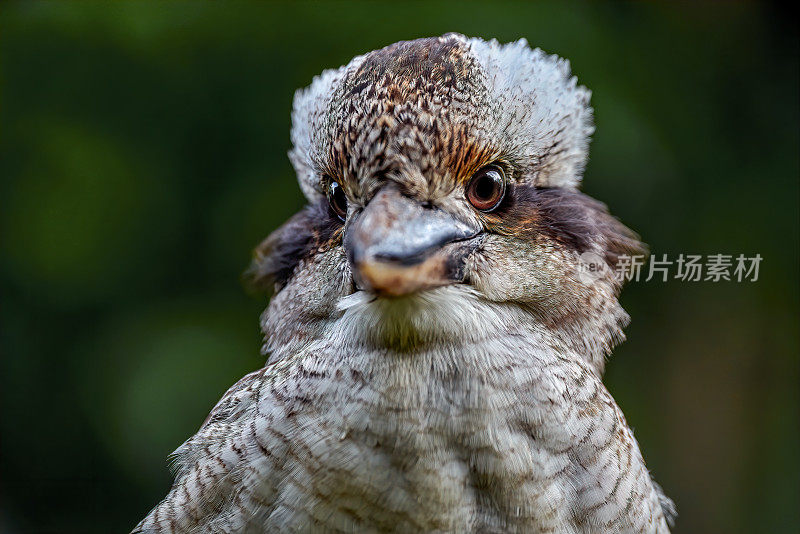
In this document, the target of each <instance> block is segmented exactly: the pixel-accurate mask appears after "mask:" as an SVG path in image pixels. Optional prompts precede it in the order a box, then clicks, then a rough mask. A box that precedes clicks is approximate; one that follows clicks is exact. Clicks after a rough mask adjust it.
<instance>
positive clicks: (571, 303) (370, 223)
mask: <svg viewBox="0 0 800 534" xmlns="http://www.w3.org/2000/svg"><path fill="white" fill-rule="evenodd" d="M589 96H590V93H589V91H588V90H586V89H585V88H583V87H581V86H578V85H577V84H576V79H575V78H574V77H572V76H571V74H570V69H569V64H568V62H567V61H565V60H563V59H559V58H557V57H555V56H548V55H546V54H544V53H543V52H542V51H541V50H538V49H535V50H532V49H530V48H529V47H528V45H527V43H526V42H525V41H524V40H521V41H518V42H515V43H510V44H507V45H500V44H498V43H497V42H496V41H491V42H486V41H483V40H481V39H467V38H465V37H463V36H461V35H456V34H448V35H445V36H443V37H438V38H428V39H419V40H416V41H407V42H399V43H396V44H393V45H391V46H389V47H386V48H384V49H381V50H377V51H374V52H371V53H368V54H366V55H363V56H358V57H356V58H354V59H353V60H352V61H351V62H350V63H349V64H348V65H346V66H344V67H341V68H339V69H336V70H329V71H325V72H324V73H323V74H322V75H321V76H318V77H317V78H315V79H314V81H313V83H312V84H311V86H310V87H308V88H307V89H304V90H301V91H298V93H297V94H296V96H295V102H294V111H293V114H292V120H293V128H292V142H293V148H292V150H291V152H290V157H291V160H292V163H293V164H294V167H295V169H296V171H297V174H298V178H299V182H300V186H301V188H302V190H303V193H304V194H305V196H306V197H307V199H308V202H309V205H308V206H307V207H306V208H305V209H303V210H302V211H301V212H300V213H298V214H297V215H295V216H294V217H293V218H292V219H291V220H290V221H289V222H287V223H286V224H285V225H284V226H282V227H281V228H280V229H278V230H277V231H275V232H274V233H273V234H272V235H271V236H269V237H268V238H267V239H266V240H265V241H264V242H263V243H262V244H261V245H260V246H259V247H258V249H257V250H256V257H255V260H254V263H253V266H252V267H251V270H250V275H251V278H252V280H253V281H254V282H255V283H256V284H258V285H261V286H263V287H273V288H274V289H275V291H276V295H275V297H274V298H273V302H272V304H271V306H270V310H268V311H267V314H266V322H267V325H266V326H267V329H268V330H269V332H268V335H271V336H277V337H278V338H282V336H281V334H280V333H276V332H279V331H281V329H283V330H287V329H289V328H290V327H291V328H294V329H295V330H297V329H299V331H302V330H303V326H302V325H310V324H317V325H318V326H316V327H313V328H321V327H320V326H319V324H329V321H330V320H331V318H332V317H338V316H341V315H342V314H343V313H345V311H346V308H347V306H346V305H342V302H343V301H345V302H346V301H347V299H352V295H353V294H355V293H358V294H360V295H362V297H361V299H362V300H364V301H368V302H371V303H373V304H372V309H371V313H372V315H373V316H374V315H375V314H376V313H377V314H378V315H381V316H382V317H383V320H385V321H389V320H395V321H397V320H399V319H398V318H399V317H400V316H402V317H403V320H404V321H407V322H408V321H411V322H413V321H414V320H415V319H414V317H416V320H417V323H416V324H417V325H418V326H419V329H422V330H425V327H424V326H422V323H423V322H424V323H425V324H427V325H433V326H431V329H432V330H433V329H436V328H437V326H436V325H438V327H440V326H441V325H442V323H444V322H447V321H449V322H450V323H453V324H456V326H453V327H452V328H453V329H454V332H453V334H458V333H459V332H461V331H464V332H469V330H470V329H471V328H473V327H472V326H470V322H469V320H468V319H454V316H455V315H458V314H462V315H463V314H465V313H466V314H467V315H471V316H474V317H473V319H474V320H476V321H480V320H481V318H480V315H481V314H482V313H484V312H486V314H490V310H492V311H491V313H495V314H496V313H497V311H498V310H501V309H508V308H509V307H513V308H514V309H517V310H522V311H521V312H520V313H524V314H525V316H526V317H530V318H531V320H532V321H536V322H537V323H538V324H540V325H552V326H553V327H554V328H565V329H567V330H565V331H568V330H569V328H573V329H575V330H576V331H577V330H580V329H583V328H585V326H584V324H583V322H582V321H583V319H586V318H589V319H591V317H590V315H591V314H593V313H596V314H603V313H605V314H607V315H608V317H607V318H606V319H605V320H604V321H605V322H602V321H601V322H602V323H603V324H602V325H600V326H598V327H597V328H599V329H600V330H603V331H604V339H605V338H609V339H608V340H607V341H598V343H600V344H601V345H604V346H603V347H595V349H596V350H597V351H598V352H604V351H606V350H608V348H610V344H611V343H612V341H613V340H614V339H617V338H618V337H619V336H620V335H621V330H620V329H621V326H622V324H623V323H624V321H625V319H624V317H623V316H624V312H622V311H621V310H618V305H617V303H616V296H617V293H618V290H619V286H620V283H619V282H618V280H617V278H616V277H615V276H614V273H613V269H614V267H615V265H616V262H617V258H618V257H619V256H620V255H622V254H633V253H636V252H637V251H638V250H639V247H640V244H639V242H638V240H637V238H636V236H635V235H634V234H632V233H631V232H630V231H629V230H628V229H627V228H625V227H624V226H623V225H622V224H621V223H619V222H618V221H617V220H616V219H615V218H613V217H612V216H610V215H609V214H608V212H607V210H606V208H605V206H604V205H602V204H600V203H599V202H597V201H595V200H592V199H591V198H589V197H588V196H586V195H583V194H582V193H580V192H578V191H577V186H578V184H579V183H580V179H581V175H582V172H583V168H584V165H585V163H586V159H587V149H588V143H589V137H590V135H591V134H592V132H593V126H592V109H591V107H590V106H589ZM587 253H588V254H589V255H590V257H592V258H598V261H599V263H601V265H599V266H597V265H594V266H592V269H593V270H591V271H590V272H589V274H588V275H587V271H586V270H585V269H584V268H585V261H584V260H583V259H582V258H584V259H585V258H586V254H587ZM598 267H599V269H598ZM461 297H463V298H461ZM459 298H461V300H459ZM465 299H466V300H465ZM467 301H468V302H469V303H470V304H469V305H464V302H467ZM437 303H438V304H437ZM459 303H461V304H459ZM482 304H483V305H485V307H484V308H481V307H480V306H481V305H482ZM465 306H466V307H467V308H469V309H468V310H467V309H466V308H465ZM376 310H378V312H376ZM398 310H402V312H400V311H398ZM431 310H434V311H431ZM482 310H483V311H482ZM501 315H502V314H501ZM412 316H414V317H412ZM288 318H290V319H288ZM498 320H499V321H501V322H502V321H504V320H511V319H508V318H506V319H502V318H501V319H498ZM282 321H283V322H282ZM286 321H291V322H292V325H293V326H292V325H284V324H283V323H285V322H286ZM378 321H380V320H378ZM373 326H376V327H379V325H378V324H377V323H375V324H373ZM309 328H311V327H309ZM384 330H386V329H384ZM440 330H441V328H440ZM287 331H288V330H287ZM286 335H289V334H286ZM292 335H294V334H292ZM298 335H300V336H301V337H302V336H303V334H302V333H301V334H298ZM309 335H310V334H309ZM403 335H407V332H406V333H405V334H403ZM431 335H432V334H430V335H428V337H430V336H431ZM283 337H286V336H283ZM422 337H423V338H424V337H425V336H422ZM605 345H608V347H607V346H605Z"/></svg>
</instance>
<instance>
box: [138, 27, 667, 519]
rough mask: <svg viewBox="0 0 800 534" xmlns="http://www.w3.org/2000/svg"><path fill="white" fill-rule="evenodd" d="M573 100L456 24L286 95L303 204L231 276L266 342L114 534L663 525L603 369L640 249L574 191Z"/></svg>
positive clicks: (585, 127) (532, 61) (566, 78)
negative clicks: (265, 302) (622, 270)
mask: <svg viewBox="0 0 800 534" xmlns="http://www.w3.org/2000/svg"><path fill="white" fill-rule="evenodd" d="M589 95H590V93H589V91H588V90H586V89H585V88H584V87H581V86H579V85H577V83H576V79H575V78H574V77H572V75H571V73H570V68H569V63H568V62H567V61H565V60H563V59H560V58H558V57H556V56H549V55H546V54H545V53H543V52H542V51H541V50H539V49H531V48H529V47H528V44H527V43H526V42H525V41H524V40H520V41H517V42H514V43H510V44H506V45H501V44H498V43H497V42H496V41H490V42H487V41H484V40H481V39H470V38H466V37H464V36H462V35H457V34H448V35H445V36H443V37H435V38H428V39H419V40H415V41H407V42H399V43H396V44H393V45H391V46H388V47H386V48H383V49H381V50H377V51H374V52H370V53H368V54H365V55H362V56H358V57H356V58H354V59H353V60H352V61H350V63H348V64H347V65H346V66H344V67H341V68H339V69H334V70H327V71H325V72H323V73H322V75H321V76H318V77H316V78H315V79H314V80H313V82H312V84H311V86H310V87H308V88H306V89H303V90H300V91H298V93H297V94H296V96H295V100H294V110H293V113H292V122H293V126H292V135H291V137H292V145H293V146H292V149H291V152H290V158H291V161H292V163H293V165H294V168H295V170H296V172H297V175H298V179H299V183H300V187H301V189H302V191H303V193H304V194H305V197H306V198H307V199H308V205H307V206H306V207H305V208H304V209H302V210H301V211H300V212H299V213H298V214H296V215H295V216H293V217H292V218H291V219H290V220H289V221H288V222H287V223H286V224H284V225H283V226H282V227H280V228H279V229H278V230H276V231H275V232H274V233H272V234H271V235H270V236H269V237H268V238H267V239H266V240H265V241H264V242H263V243H262V244H261V245H259V247H258V248H257V249H256V253H255V259H254V262H253V266H252V267H251V269H250V271H249V274H250V277H251V280H252V281H253V282H254V283H255V284H256V285H258V286H261V287H265V288H270V289H272V290H274V295H273V297H272V300H271V302H270V304H269V307H268V308H267V310H266V311H265V312H264V314H263V316H262V328H263V331H264V334H265V339H266V341H265V344H264V351H265V353H268V354H269V361H268V363H267V365H266V366H265V367H264V368H262V369H259V370H257V371H255V372H252V373H250V374H248V375H247V376H245V377H244V378H242V379H241V380H239V381H238V382H237V383H236V384H235V385H233V387H231V388H230V389H229V390H228V392H227V393H225V395H224V396H223V397H222V400H220V401H219V403H218V404H217V405H216V407H215V408H214V409H213V410H212V412H211V414H210V415H209V416H208V418H207V419H206V421H205V423H203V425H202V427H201V428H200V430H199V431H198V432H197V434H195V435H194V436H192V437H191V438H189V440H188V441H186V442H185V443H184V444H183V445H182V446H181V447H180V448H178V450H177V451H176V452H175V454H174V458H175V465H176V480H175V483H174V485H173V487H172V489H171V490H170V492H169V494H168V495H167V496H166V498H164V500H163V501H162V502H161V503H160V504H158V506H156V507H155V508H154V509H153V510H152V511H151V512H150V514H149V515H148V516H147V517H146V518H145V519H144V520H142V521H141V523H139V525H138V526H137V527H136V528H135V530H134V532H153V533H155V532H159V533H161V532H174V533H178V532H180V533H184V532H186V533H188V532H250V533H261V532H388V531H396V532H459V533H461V532H526V533H527V532H532V533H535V532H564V533H578V532H598V533H600V532H603V533H605V532H667V531H668V526H667V525H668V522H669V521H671V518H672V515H673V513H674V508H673V505H672V502H671V501H670V500H669V499H667V498H666V497H665V496H664V495H663V494H662V493H661V490H660V489H659V487H658V485H656V483H655V482H654V481H653V480H652V479H651V477H650V474H649V473H648V471H647V468H646V467H645V463H644V460H643V459H642V455H641V453H640V451H639V447H638V445H637V443H636V440H635V439H634V437H633V434H632V432H631V430H630V428H629V427H628V425H627V423H626V422H625V418H624V416H623V414H622V412H621V410H620V408H619V407H618V406H617V404H616V403H615V402H614V399H613V398H612V397H611V395H610V394H609V392H608V390H607V389H606V388H605V387H604V385H603V383H602V381H601V377H602V374H603V368H604V362H605V358H606V356H607V355H608V354H609V352H610V351H611V349H612V348H613V347H614V346H615V345H616V344H617V343H619V342H620V341H621V340H622V339H624V335H623V332H622V329H623V327H624V326H625V325H626V324H627V322H628V316H627V314H626V313H625V312H624V311H623V309H622V308H621V307H620V305H619V303H618V301H617V296H618V294H619V290H620V286H621V281H620V277H619V276H617V272H616V271H617V269H616V267H617V264H618V263H619V262H618V259H619V258H620V257H621V256H623V255H633V254H637V253H639V252H640V251H641V244H640V243H639V241H638V239H637V237H636V235H635V234H633V233H632V232H631V231H630V230H628V229H627V228H626V227H625V226H623V225H622V224H621V223H620V222H619V221H618V220H617V219H615V218H614V217H612V216H611V215H609V213H608V211H607V209H606V207H605V206H604V205H603V204H601V203H599V202H597V201H595V200H593V199H591V198H590V197H588V196H586V195H584V194H582V193H580V192H579V191H578V185H579V183H580V180H581V175H582V173H583V169H584V165H585V163H586V159H587V149H588V143H589V138H590V135H591V134H592V132H593V130H594V128H593V125H592V109H591V107H590V106H589ZM587 254H589V255H590V256H591V257H593V258H598V260H599V262H600V263H601V265H600V268H599V269H594V270H590V271H587V270H586V269H585V268H584V267H585V266H584V263H585V262H584V258H585V257H586V255H587ZM587 272H588V273H590V275H587Z"/></svg>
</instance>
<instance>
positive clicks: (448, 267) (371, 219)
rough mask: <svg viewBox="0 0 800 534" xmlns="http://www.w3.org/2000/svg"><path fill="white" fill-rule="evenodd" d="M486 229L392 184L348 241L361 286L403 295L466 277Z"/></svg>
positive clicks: (368, 209)
mask: <svg viewBox="0 0 800 534" xmlns="http://www.w3.org/2000/svg"><path fill="white" fill-rule="evenodd" d="M480 232H481V228H480V227H479V226H477V225H476V224H475V223H472V224H470V223H467V222H464V221H461V220H459V219H457V218H456V217H454V216H453V215H451V214H449V213H447V212H446V211H444V210H442V209H440V208H437V207H427V206H424V205H423V204H422V203H420V202H419V201H417V200H414V199H412V198H409V197H407V196H405V195H403V194H402V193H401V192H400V191H399V190H398V189H397V187H396V186H394V185H388V186H385V187H384V188H383V189H381V190H380V191H379V192H378V193H377V194H376V195H375V196H374V197H373V199H372V200H371V201H370V202H369V204H367V206H366V207H365V208H364V210H363V211H362V212H361V213H360V214H358V215H357V216H356V217H355V218H354V220H353V221H352V222H351V224H350V226H349V227H348V228H347V230H346V232H345V237H344V245H345V249H346V250H347V257H348V260H349V261H350V266H351V268H352V270H353V276H354V278H355V281H356V284H357V285H358V286H359V287H360V288H361V289H365V290H368V291H371V292H373V293H376V294H379V295H388V296H401V295H407V294H409V293H414V292H417V291H421V290H424V289H430V288H433V287H438V286H443V285H449V284H453V283H456V282H461V281H463V279H464V261H465V259H466V257H467V255H468V254H469V253H470V252H471V251H472V250H474V248H475V246H477V240H476V239H473V238H475V237H477V236H478V235H479V234H480Z"/></svg>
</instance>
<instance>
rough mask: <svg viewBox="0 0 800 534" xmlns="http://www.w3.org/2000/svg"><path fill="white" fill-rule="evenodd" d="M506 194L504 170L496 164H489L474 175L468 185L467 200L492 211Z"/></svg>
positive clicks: (480, 207)
mask: <svg viewBox="0 0 800 534" xmlns="http://www.w3.org/2000/svg"><path fill="white" fill-rule="evenodd" d="M505 194H506V182H505V180H504V179H503V170H502V169H501V168H500V167H497V166H496V165H487V166H486V167H483V168H482V169H480V170H479V171H478V172H476V173H475V174H473V175H472V178H471V179H470V181H469V184H468V185H467V200H469V203H470V204H472V205H473V206H475V208H476V209H479V210H481V211H492V210H493V209H495V208H496V207H497V206H498V205H499V204H500V201H501V200H503V196H504V195H505Z"/></svg>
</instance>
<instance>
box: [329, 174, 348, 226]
mask: <svg viewBox="0 0 800 534" xmlns="http://www.w3.org/2000/svg"><path fill="white" fill-rule="evenodd" d="M328 203H329V204H330V205H331V209H332V210H333V212H334V213H335V214H336V216H337V217H339V218H340V219H341V220H342V221H344V219H345V217H347V196H345V194H344V190H343V189H342V186H340V185H339V183H338V182H331V185H329V186H328Z"/></svg>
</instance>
